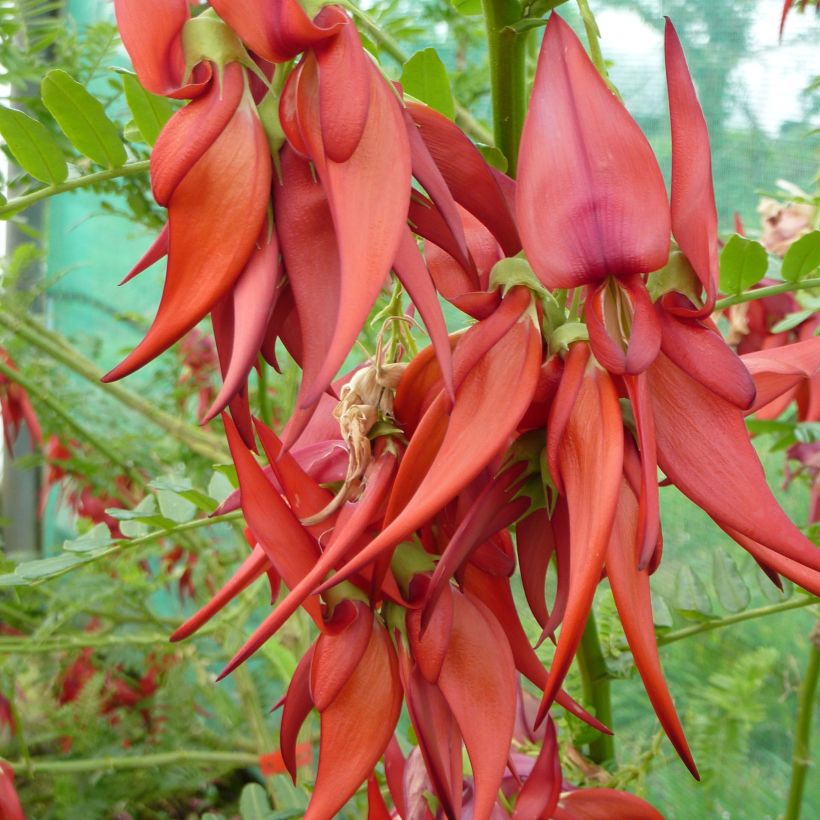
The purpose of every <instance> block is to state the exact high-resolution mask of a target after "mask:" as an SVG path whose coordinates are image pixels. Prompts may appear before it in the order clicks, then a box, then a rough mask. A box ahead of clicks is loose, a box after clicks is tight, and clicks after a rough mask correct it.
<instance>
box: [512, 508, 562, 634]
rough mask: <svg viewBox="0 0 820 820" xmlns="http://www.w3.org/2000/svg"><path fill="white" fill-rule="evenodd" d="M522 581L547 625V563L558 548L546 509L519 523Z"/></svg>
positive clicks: (538, 616) (537, 615)
mask: <svg viewBox="0 0 820 820" xmlns="http://www.w3.org/2000/svg"><path fill="white" fill-rule="evenodd" d="M515 543H516V549H517V551H518V564H519V566H520V567H521V584H522V586H523V588H524V595H525V596H526V598H527V603H528V604H529V605H530V611H531V612H532V614H533V616H534V617H535V620H536V621H538V624H539V625H540V626H541V627H542V628H543V626H544V624H546V622H547V618H548V617H549V611H548V610H547V598H546V591H545V587H546V581H547V567H549V563H550V558H552V553H553V552H554V551H555V539H554V537H553V534H552V525H551V523H550V519H549V516H548V515H547V511H546V510H545V509H543V508H542V509H540V510H536V511H535V512H534V513H532V514H531V515H528V516H527V517H526V518H524V519H522V520H521V521H519V522H518V523H517V524H516V525H515Z"/></svg>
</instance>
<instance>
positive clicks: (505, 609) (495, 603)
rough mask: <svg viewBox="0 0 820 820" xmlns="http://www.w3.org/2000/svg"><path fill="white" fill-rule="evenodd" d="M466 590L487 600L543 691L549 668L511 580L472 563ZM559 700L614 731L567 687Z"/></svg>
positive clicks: (519, 662)
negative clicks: (537, 648) (533, 640)
mask: <svg viewBox="0 0 820 820" xmlns="http://www.w3.org/2000/svg"><path fill="white" fill-rule="evenodd" d="M464 589H465V591H467V592H470V593H472V594H473V595H474V596H475V597H476V598H478V599H479V600H480V601H482V602H483V603H484V605H485V606H486V607H487V608H488V609H489V610H490V612H492V614H493V616H494V617H495V619H496V620H497V621H498V623H499V624H500V626H501V628H502V629H503V630H504V634H505V635H506V636H507V642H508V643H509V646H510V649H511V650H512V653H513V659H514V661H515V668H516V669H517V670H518V671H519V672H520V673H521V674H522V675H524V677H525V678H527V679H528V680H530V681H532V683H534V684H535V685H536V686H537V687H538V688H539V689H542V690H543V688H544V686H545V684H546V682H547V670H546V669H545V668H544V665H543V664H542V663H541V661H540V660H539V658H538V655H536V654H535V650H534V649H533V648H532V646H531V645H530V642H529V639H528V638H527V634H526V632H524V627H523V626H522V625H521V620H520V619H519V617H518V612H517V611H516V607H515V600H514V599H513V596H512V590H511V589H510V582H509V579H508V578H499V577H494V576H492V575H488V574H487V573H486V572H482V571H480V570H479V569H477V568H476V567H474V566H470V565H468V566H467V568H466V570H465V572H464ZM555 702H556V703H558V704H559V706H561V707H563V708H564V709H566V710H567V711H568V712H571V713H572V714H573V715H575V717H577V718H579V719H580V720H583V721H584V722H585V723H587V724H588V725H589V726H591V727H592V728H593V729H596V730H597V731H599V732H603V733H604V734H607V735H611V734H612V732H611V731H610V730H609V729H608V728H607V727H606V726H604V724H603V723H601V721H600V720H597V719H596V718H594V717H592V715H590V714H589V713H588V712H587V711H586V710H585V709H584V708H583V707H582V706H580V704H578V703H576V702H575V701H574V700H573V699H572V698H571V697H570V696H569V695H568V694H567V693H566V692H564V691H563V690H561V691H559V692H558V694H557V695H556V697H555Z"/></svg>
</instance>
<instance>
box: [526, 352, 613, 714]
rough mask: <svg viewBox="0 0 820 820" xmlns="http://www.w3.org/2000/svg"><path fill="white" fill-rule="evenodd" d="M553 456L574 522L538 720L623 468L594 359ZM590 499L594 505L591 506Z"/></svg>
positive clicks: (587, 601) (585, 603) (571, 652)
mask: <svg viewBox="0 0 820 820" xmlns="http://www.w3.org/2000/svg"><path fill="white" fill-rule="evenodd" d="M568 366H569V363H568ZM557 460H558V468H559V471H560V476H561V483H562V485H563V487H564V492H565V494H566V499H567V506H568V510H569V520H570V521H571V522H572V524H571V527H570V555H571V559H570V565H569V575H570V580H569V598H568V601H567V607H566V612H565V613H564V619H563V623H562V626H561V634H560V637H559V639H558V645H557V647H556V650H555V656H554V658H553V661H552V665H551V666H550V671H549V678H548V680H547V684H546V686H545V688H544V697H543V699H542V701H541V707H540V710H539V720H540V719H543V717H544V715H545V714H546V712H547V710H548V709H549V707H550V705H551V704H552V701H553V699H554V697H555V693H556V692H557V691H558V688H559V687H560V686H561V684H562V682H563V680H564V678H565V677H566V674H567V671H568V670H569V666H570V664H571V663H572V659H573V657H574V656H575V651H576V650H577V648H578V644H579V643H580V642H581V635H582V634H583V631H584V626H585V625H586V621H587V617H588V615H589V611H590V608H591V606H592V600H593V597H594V595H595V588H596V587H597V585H598V581H599V579H600V576H601V570H602V568H603V565H604V555H605V552H606V547H607V543H608V541H609V534H610V531H611V529H612V522H613V520H614V517H615V507H616V504H617V501H618V491H619V488H620V483H621V473H622V470H623V423H622V420H621V409H620V404H619V403H618V394H617V392H616V391H615V387H614V385H613V383H612V380H611V379H610V377H609V375H608V374H607V373H605V372H604V371H602V370H600V369H599V367H598V366H597V365H596V364H595V363H594V362H593V361H590V362H589V363H588V365H587V369H586V372H585V374H584V377H583V379H582V382H581V386H580V389H579V391H578V394H577V397H576V399H575V405H574V407H573V408H572V412H571V413H570V417H569V421H568V422H567V425H566V428H565V429H564V434H563V436H562V441H561V443H560V444H559V446H558V454H557ZM592 497H594V498H595V499H596V503H595V504H594V505H590V504H589V499H590V498H592Z"/></svg>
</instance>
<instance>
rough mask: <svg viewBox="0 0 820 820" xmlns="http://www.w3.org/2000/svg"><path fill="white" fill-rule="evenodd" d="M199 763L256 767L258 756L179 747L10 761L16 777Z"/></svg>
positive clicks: (232, 766)
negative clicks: (142, 752)
mask: <svg viewBox="0 0 820 820" xmlns="http://www.w3.org/2000/svg"><path fill="white" fill-rule="evenodd" d="M191 764H202V765H205V766H214V765H216V766H220V765H221V766H225V767H227V768H240V767H243V768H244V767H245V766H258V765H259V755H256V754H248V753H246V752H229V751H224V752H221V751H210V750H208V751H200V750H195V749H180V750H179V751H176V752H160V753H158V754H150V755H140V756H139V757H93V758H91V757H90V758H87V759H85V760H48V759H47V758H44V759H39V760H38V759H37V758H31V759H30V760H28V761H26V760H14V761H11V767H12V768H13V769H14V773H15V774H16V775H17V776H18V777H34V776H35V775H38V774H81V773H83V772H95V773H96V772H105V771H123V770H127V769H151V768H154V767H158V766H184V765H191Z"/></svg>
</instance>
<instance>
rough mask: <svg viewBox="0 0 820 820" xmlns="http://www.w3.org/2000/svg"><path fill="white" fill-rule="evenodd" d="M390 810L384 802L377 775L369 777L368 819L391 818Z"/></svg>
mask: <svg viewBox="0 0 820 820" xmlns="http://www.w3.org/2000/svg"><path fill="white" fill-rule="evenodd" d="M390 818H391V814H390V810H389V809H388V808H387V803H385V802H384V797H382V792H381V789H380V788H379V781H378V780H376V777H375V775H372V774H371V775H370V777H369V778H368V779H367V820H390Z"/></svg>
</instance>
